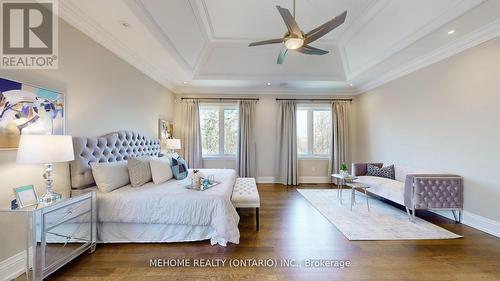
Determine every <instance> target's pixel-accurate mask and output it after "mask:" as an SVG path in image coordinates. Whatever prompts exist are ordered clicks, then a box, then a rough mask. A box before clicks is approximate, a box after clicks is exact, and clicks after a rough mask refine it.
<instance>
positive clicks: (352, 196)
mask: <svg viewBox="0 0 500 281" xmlns="http://www.w3.org/2000/svg"><path fill="white" fill-rule="evenodd" d="M355 202H356V191H355V189H354V188H351V211H352V205H354V203H355Z"/></svg>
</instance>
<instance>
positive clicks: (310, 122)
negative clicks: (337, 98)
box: [297, 104, 333, 159]
mask: <svg viewBox="0 0 500 281" xmlns="http://www.w3.org/2000/svg"><path fill="white" fill-rule="evenodd" d="M297 110H307V151H308V153H307V154H297V158H298V159H330V155H329V154H314V153H313V151H314V119H313V118H314V113H313V112H314V111H315V110H316V111H319V110H324V111H330V114H331V107H330V106H329V105H328V104H299V105H297ZM332 125H333V124H332ZM330 129H331V128H330ZM330 149H332V148H331V144H330Z"/></svg>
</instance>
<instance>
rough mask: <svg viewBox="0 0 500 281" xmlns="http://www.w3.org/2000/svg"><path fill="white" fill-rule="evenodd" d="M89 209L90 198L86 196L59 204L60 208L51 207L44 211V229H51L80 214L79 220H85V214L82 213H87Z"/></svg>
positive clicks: (90, 205)
mask: <svg viewBox="0 0 500 281" xmlns="http://www.w3.org/2000/svg"><path fill="white" fill-rule="evenodd" d="M91 210H92V200H91V198H86V199H83V200H80V201H77V202H72V203H71V204H68V205H65V206H61V207H60V208H55V209H52V210H50V211H48V212H45V213H44V230H47V229H51V228H53V227H55V226H57V225H59V224H62V223H64V222H66V221H68V220H73V221H75V220H77V218H78V217H80V216H81V217H82V218H81V220H85V217H86V216H84V214H86V213H89V212H90V211H91Z"/></svg>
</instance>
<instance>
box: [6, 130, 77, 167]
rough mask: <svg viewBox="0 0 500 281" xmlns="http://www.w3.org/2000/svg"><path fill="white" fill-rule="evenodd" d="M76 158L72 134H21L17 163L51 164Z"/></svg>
mask: <svg viewBox="0 0 500 281" xmlns="http://www.w3.org/2000/svg"><path fill="white" fill-rule="evenodd" d="M74 159H75V155H74V152H73V140H72V138H71V136H56V135H21V140H20V141H19V148H18V151H17V159H16V162H17V163H31V164H51V163H57V162H67V161H71V160H74Z"/></svg>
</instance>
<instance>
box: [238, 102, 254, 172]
mask: <svg viewBox="0 0 500 281" xmlns="http://www.w3.org/2000/svg"><path fill="white" fill-rule="evenodd" d="M256 105H257V101H254V100H241V101H239V102H238V108H239V126H238V152H237V156H236V171H237V172H238V175H239V176H240V177H252V178H253V177H255V176H256V174H257V171H256V169H257V163H256V158H257V157H256V154H257V150H256V141H255V107H256Z"/></svg>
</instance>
